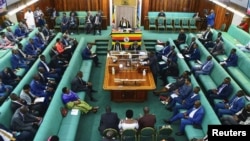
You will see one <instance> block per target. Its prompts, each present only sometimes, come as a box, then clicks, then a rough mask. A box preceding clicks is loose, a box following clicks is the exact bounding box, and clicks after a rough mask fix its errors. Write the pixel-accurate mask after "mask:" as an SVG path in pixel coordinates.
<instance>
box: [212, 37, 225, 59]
mask: <svg viewBox="0 0 250 141" xmlns="http://www.w3.org/2000/svg"><path fill="white" fill-rule="evenodd" d="M208 50H209V52H210V53H211V54H212V55H219V54H224V46H223V42H222V41H221V40H220V39H218V38H217V39H216V41H215V44H214V45H213V46H212V48H211V49H210V48H209V49H208Z"/></svg>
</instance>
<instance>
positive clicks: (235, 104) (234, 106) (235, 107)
mask: <svg viewBox="0 0 250 141" xmlns="http://www.w3.org/2000/svg"><path fill="white" fill-rule="evenodd" d="M237 98H239V99H238V100H236V99H237ZM228 104H229V106H231V107H230V108H229V109H230V111H232V112H234V113H237V112H239V111H240V110H241V109H242V108H244V106H245V99H244V96H241V97H237V96H234V97H232V98H231V99H230V100H229V102H228Z"/></svg>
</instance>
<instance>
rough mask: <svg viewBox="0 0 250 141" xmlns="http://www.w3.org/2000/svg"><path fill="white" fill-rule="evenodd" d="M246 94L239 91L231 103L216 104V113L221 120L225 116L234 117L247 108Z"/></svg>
mask: <svg viewBox="0 0 250 141" xmlns="http://www.w3.org/2000/svg"><path fill="white" fill-rule="evenodd" d="M244 95H245V93H244V91H243V90H239V91H238V92H237V93H236V95H235V96H233V97H232V98H231V99H230V100H229V101H226V100H225V101H223V102H218V103H216V104H215V107H214V109H215V112H216V113H217V115H218V117H219V118H221V117H222V116H223V115H234V114H236V113H237V112H239V111H240V110H241V109H242V108H244V106H245V97H244Z"/></svg>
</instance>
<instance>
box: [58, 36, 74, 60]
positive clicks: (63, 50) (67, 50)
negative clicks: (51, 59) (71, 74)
mask: <svg viewBox="0 0 250 141" xmlns="http://www.w3.org/2000/svg"><path fill="white" fill-rule="evenodd" d="M55 46H56V51H57V52H58V54H59V55H60V56H66V57H65V58H66V59H67V61H69V60H70V59H71V56H72V50H71V46H67V47H66V46H64V45H63V43H62V42H61V40H60V38H57V39H56V45H55Z"/></svg>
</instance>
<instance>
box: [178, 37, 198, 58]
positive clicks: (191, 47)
mask: <svg viewBox="0 0 250 141" xmlns="http://www.w3.org/2000/svg"><path fill="white" fill-rule="evenodd" d="M195 40H196V38H195V37H192V39H191V42H190V44H189V45H188V46H186V47H185V48H184V49H182V50H181V53H182V54H183V55H185V54H191V53H192V52H193V50H194V45H195V44H196V42H195Z"/></svg>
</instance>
